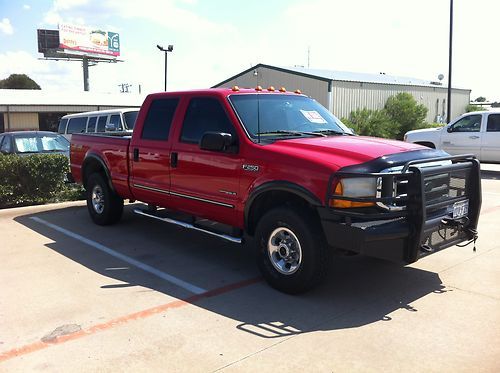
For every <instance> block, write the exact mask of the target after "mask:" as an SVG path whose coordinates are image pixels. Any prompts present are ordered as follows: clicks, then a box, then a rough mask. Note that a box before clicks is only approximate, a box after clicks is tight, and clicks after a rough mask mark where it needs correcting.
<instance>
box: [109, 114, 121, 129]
mask: <svg viewBox="0 0 500 373" xmlns="http://www.w3.org/2000/svg"><path fill="white" fill-rule="evenodd" d="M109 124H114V125H115V128H116V130H117V131H119V130H121V129H122V124H121V120H120V114H113V115H112V116H111V117H110V118H109Z"/></svg>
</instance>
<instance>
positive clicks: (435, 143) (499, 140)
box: [404, 111, 500, 163]
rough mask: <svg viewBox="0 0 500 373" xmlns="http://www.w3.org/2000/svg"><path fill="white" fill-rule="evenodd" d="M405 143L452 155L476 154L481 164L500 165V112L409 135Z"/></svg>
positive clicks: (471, 116)
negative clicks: (440, 150)
mask: <svg viewBox="0 0 500 373" xmlns="http://www.w3.org/2000/svg"><path fill="white" fill-rule="evenodd" d="M404 140H405V141H407V142H411V143H415V144H421V145H424V146H428V147H430V148H435V149H442V150H444V151H446V152H447V153H449V154H452V155H453V154H464V153H468V154H474V155H475V156H476V157H477V158H478V159H479V160H480V161H481V162H489V163H500V111H474V112H471V113H465V114H463V115H461V116H459V117H458V118H456V119H454V120H453V121H451V123H449V124H447V125H445V126H444V127H440V128H425V129H420V130H414V131H409V132H407V133H406V134H405V137H404Z"/></svg>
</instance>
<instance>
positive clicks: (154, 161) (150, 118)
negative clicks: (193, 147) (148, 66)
mask: <svg viewBox="0 0 500 373" xmlns="http://www.w3.org/2000/svg"><path fill="white" fill-rule="evenodd" d="M178 103H179V98H177V97H172V98H171V97H168V98H157V99H153V100H152V101H151V102H150V105H149V108H148V111H147V113H146V116H145V119H144V123H143V126H142V128H137V129H136V130H140V131H141V133H140V134H139V133H137V132H135V131H134V136H133V137H132V141H131V143H130V154H129V157H130V158H131V159H130V160H129V162H130V165H131V170H130V172H131V173H130V188H131V191H132V194H133V195H134V197H135V198H136V199H138V200H139V201H144V202H147V203H151V204H154V205H160V206H163V207H167V205H168V202H169V191H170V148H171V144H172V140H171V136H170V128H171V126H172V122H173V120H174V116H175V113H176V109H177V105H178Z"/></svg>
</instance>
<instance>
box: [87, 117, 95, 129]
mask: <svg viewBox="0 0 500 373" xmlns="http://www.w3.org/2000/svg"><path fill="white" fill-rule="evenodd" d="M96 122H97V117H91V118H90V119H89V122H88V124H87V132H95V125H96Z"/></svg>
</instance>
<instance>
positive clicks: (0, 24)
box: [0, 18, 14, 35]
mask: <svg viewBox="0 0 500 373" xmlns="http://www.w3.org/2000/svg"><path fill="white" fill-rule="evenodd" d="M0 32H3V33H4V34H5V35H12V34H13V33H14V28H13V27H12V24H11V23H10V19H8V18H3V19H2V20H1V21H0Z"/></svg>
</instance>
